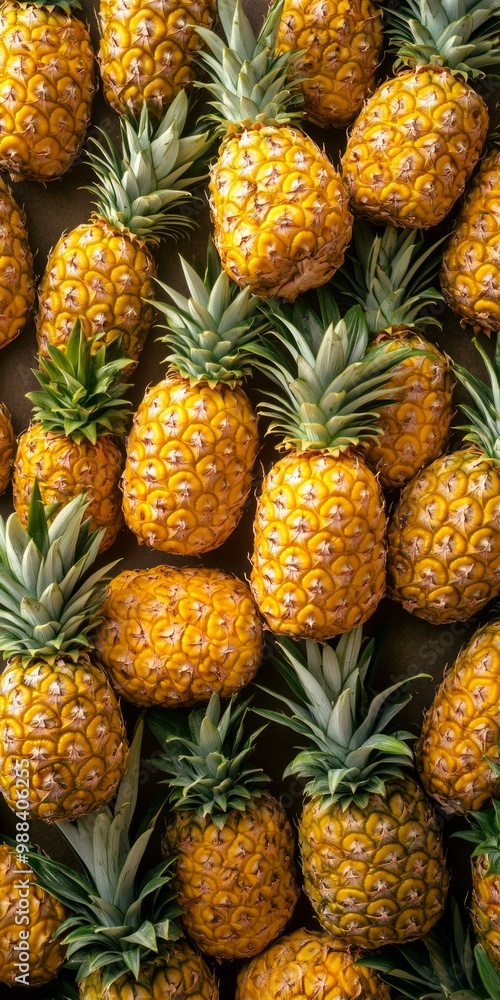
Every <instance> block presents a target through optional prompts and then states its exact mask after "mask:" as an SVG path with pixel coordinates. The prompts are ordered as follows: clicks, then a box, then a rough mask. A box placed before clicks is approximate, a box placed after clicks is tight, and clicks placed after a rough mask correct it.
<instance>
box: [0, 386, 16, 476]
mask: <svg viewBox="0 0 500 1000" xmlns="http://www.w3.org/2000/svg"><path fill="white" fill-rule="evenodd" d="M15 454H16V436H15V434H14V428H13V426H12V421H11V419H10V413H9V411H8V409H7V407H6V405H5V403H0V493H4V492H5V490H6V489H7V486H8V485H9V483H10V480H11V476H12V467H13V465H14V458H15Z"/></svg>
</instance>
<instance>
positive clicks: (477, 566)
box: [387, 448, 500, 625]
mask: <svg viewBox="0 0 500 1000" xmlns="http://www.w3.org/2000/svg"><path fill="white" fill-rule="evenodd" d="M387 538H388V543H389V553H388V596H389V597H391V598H392V599H393V600H394V601H398V602H399V603H400V604H402V605H403V607H404V608H405V610H406V611H409V612H410V613H411V614H414V615H416V616H417V618H425V619H426V621H429V622H432V623H433V624H435V625H444V624H448V623H449V622H456V621H463V620H464V619H466V618H470V617H471V615H473V614H475V613H476V612H477V611H480V610H481V608H483V607H484V606H485V604H487V603H488V601H490V600H491V599H492V598H493V597H495V596H496V595H497V594H498V593H499V592H500V467H499V466H498V464H497V463H496V462H495V461H494V460H493V459H491V458H488V457H487V456H485V455H484V454H483V453H482V452H481V451H480V450H479V449H478V448H477V449H476V448H470V449H462V450H460V451H455V452H452V453H451V454H449V455H444V456H442V457H441V458H438V459H436V460H435V461H434V462H432V463H431V465H429V466H428V467H427V469H424V471H423V472H421V473H419V474H418V475H417V476H415V479H412V481H411V482H410V483H409V484H408V486H406V488H405V489H404V490H403V493H402V494H401V498H400V501H399V503H398V505H397V507H396V509H395V511H394V513H393V514H392V517H391V520H390V522H389V529H388V533H387Z"/></svg>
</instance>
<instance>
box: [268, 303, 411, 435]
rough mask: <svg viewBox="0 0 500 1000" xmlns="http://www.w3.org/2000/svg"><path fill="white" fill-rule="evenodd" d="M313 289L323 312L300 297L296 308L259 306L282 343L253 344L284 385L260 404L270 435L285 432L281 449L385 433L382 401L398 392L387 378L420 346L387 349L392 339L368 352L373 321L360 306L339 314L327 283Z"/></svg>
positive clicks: (276, 377)
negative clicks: (380, 417) (381, 424)
mask: <svg viewBox="0 0 500 1000" xmlns="http://www.w3.org/2000/svg"><path fill="white" fill-rule="evenodd" d="M316 294H317V298H318V302H319V306H320V313H319V314H317V313H316V312H315V311H314V309H313V308H312V307H311V306H310V305H308V304H306V301H305V298H304V297H303V296H301V298H300V299H297V300H296V302H295V303H294V304H293V306H288V307H286V306H282V307H280V306H278V305H276V304H270V305H268V304H267V303H266V304H264V305H263V306H262V309H263V310H264V311H265V313H266V315H267V316H268V317H269V319H270V321H271V323H272V327H273V333H274V335H275V337H276V339H277V341H278V344H277V345H275V344H274V343H272V342H271V341H270V340H265V341H264V340H263V341H261V342H259V343H258V344H255V345H252V353H253V359H252V363H253V365H254V367H256V368H260V370H261V371H263V372H264V373H265V374H266V375H267V376H268V377H269V378H270V379H272V381H273V382H276V384H277V385H278V386H279V390H280V392H279V397H280V398H279V401H278V402H276V401H275V400H276V393H274V394H271V393H267V394H266V395H267V397H268V400H269V401H267V400H264V401H263V402H261V404H260V406H259V410H260V412H261V413H263V414H264V415H265V416H266V417H269V418H270V419H271V424H270V427H269V430H268V433H272V432H275V433H279V434H281V435H283V442H282V444H281V446H280V447H282V448H292V447H295V448H297V449H299V450H301V451H307V450H313V449H314V450H315V451H318V450H321V449H328V450H329V451H331V452H332V453H333V452H339V451H345V450H346V449H348V448H350V447H351V446H354V445H357V444H358V443H359V442H360V441H361V440H363V441H365V440H368V439H369V438H375V437H377V436H378V435H379V434H380V433H381V430H380V427H379V426H378V425H377V420H378V415H379V413H378V409H377V404H378V403H381V402H382V401H383V402H388V401H389V400H388V399H387V397H388V396H391V395H392V396H394V393H395V391H398V390H394V388H390V387H388V386H387V384H386V383H387V382H388V381H389V378H390V375H391V372H392V370H393V368H394V367H395V366H396V364H399V362H400V361H403V360H405V359H406V358H408V357H411V356H412V355H414V354H418V353H422V352H419V351H414V350H412V349H410V348H408V347H397V348H392V345H389V349H388V345H387V344H380V345H377V346H375V347H371V348H370V351H369V352H367V349H368V339H369V338H368V324H367V322H366V319H365V316H364V313H363V310H362V309H361V307H360V306H353V307H352V308H351V309H350V310H349V312H347V313H346V315H345V316H344V317H343V318H341V317H340V313H339V310H338V307H337V305H336V303H335V300H334V298H333V296H332V295H331V293H330V292H329V291H328V290H327V289H326V288H320V289H318V290H317V293H316ZM280 348H285V351H286V354H285V353H284V352H283V350H281V349H280ZM261 359H262V360H261Z"/></svg>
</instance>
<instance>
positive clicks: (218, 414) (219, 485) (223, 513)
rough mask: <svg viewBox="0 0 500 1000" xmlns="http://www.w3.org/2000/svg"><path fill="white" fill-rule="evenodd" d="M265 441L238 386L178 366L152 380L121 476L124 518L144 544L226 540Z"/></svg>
mask: <svg viewBox="0 0 500 1000" xmlns="http://www.w3.org/2000/svg"><path fill="white" fill-rule="evenodd" d="M258 448H259V438H258V433H257V417H256V415H255V413H254V410H253V408H252V406H251V404H250V401H249V399H248V397H247V395H246V393H245V392H243V390H242V389H241V388H239V387H238V386H235V387H234V388H232V387H231V386H229V385H226V384H223V383H221V384H219V385H217V386H214V387H211V386H209V385H208V384H207V383H204V382H203V383H198V384H194V385H191V384H190V382H189V380H188V379H186V378H183V377H182V376H180V375H177V374H176V373H171V374H167V376H166V377H165V378H164V379H163V380H162V381H161V382H159V383H158V384H157V385H154V386H152V387H150V388H149V389H148V390H147V391H146V394H145V396H144V399H143V401H142V403H141V404H140V406H139V408H138V410H137V411H136V413H135V416H134V422H133V425H132V429H131V432H130V435H129V437H128V440H127V449H126V450H127V458H126V462H125V470H124V473H123V478H122V486H123V511H124V515H125V523H126V524H127V526H128V527H129V528H130V530H131V531H133V532H134V534H135V535H136V537H137V540H138V542H139V544H140V545H142V544H143V543H146V544H147V545H149V546H151V547H152V548H154V549H159V550H160V551H161V552H172V553H176V554H179V555H196V554H197V553H200V552H209V551H211V550H212V549H215V548H218V546H219V545H222V543H223V542H224V541H225V540H226V539H227V538H228V537H229V535H230V534H231V532H232V531H233V529H234V528H235V527H236V525H237V523H238V521H239V520H240V517H241V515H242V513H243V506H244V504H245V501H246V498H247V496H248V494H249V491H250V487H251V484H252V469H253V465H254V462H255V459H256V456H257V452H258Z"/></svg>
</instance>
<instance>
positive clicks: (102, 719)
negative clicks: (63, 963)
mask: <svg viewBox="0 0 500 1000" xmlns="http://www.w3.org/2000/svg"><path fill="white" fill-rule="evenodd" d="M85 506H86V502H85V498H84V497H83V496H78V497H75V499H74V500H72V501H70V503H68V504H67V505H66V506H65V507H64V508H62V510H60V511H59V513H58V514H56V516H55V518H54V519H53V521H52V523H51V524H50V526H49V525H48V520H47V513H46V511H45V510H44V507H43V504H42V503H41V501H40V492H39V490H38V487H37V486H35V488H34V490H33V499H32V503H31V507H30V514H29V519H28V528H27V530H25V529H24V528H23V527H22V526H21V525H20V523H19V520H18V518H17V515H16V514H12V515H11V516H10V517H9V519H8V520H7V523H6V524H2V531H5V536H6V538H7V543H6V546H5V551H3V550H2V553H1V559H0V649H1V650H2V652H3V654H4V655H5V657H6V659H7V661H8V662H7V666H6V667H5V670H4V671H3V673H2V675H1V676H0V791H1V792H2V793H3V795H4V798H5V799H6V801H7V803H8V805H9V806H10V807H11V808H12V809H15V810H17V809H18V798H19V783H18V782H17V766H18V763H19V761H20V760H21V761H23V767H25V768H26V769H27V772H28V774H27V778H26V781H27V786H28V791H27V795H26V805H25V806H24V799H23V808H24V807H25V808H26V810H27V811H28V812H29V813H30V814H32V815H34V816H37V817H39V818H40V819H44V820H49V821H55V820H62V819H64V820H67V819H74V818H76V817H78V816H81V815H83V814H85V813H87V812H93V811H95V810H99V809H101V808H102V806H103V805H104V804H105V803H106V802H108V801H109V799H110V798H111V797H112V796H113V795H114V794H115V792H116V788H117V785H118V783H119V781H120V779H121V777H122V774H123V771H124V768H125V762H126V758H127V750H128V744H127V737H126V732H125V726H124V722H123V718H122V714H121V711H120V707H119V704H118V701H117V699H116V697H115V695H114V693H113V690H112V688H111V686H110V684H109V682H108V680H107V678H106V676H105V674H104V672H103V671H102V670H101V668H100V667H98V666H97V665H96V663H95V662H93V659H92V654H91V653H90V652H89V651H88V649H89V641H88V638H87V635H88V633H89V632H90V631H91V630H93V629H94V628H95V625H96V618H97V614H98V610H99V608H100V605H101V603H102V599H103V593H102V590H103V582H104V577H105V574H106V572H107V570H108V569H109V568H110V567H104V568H102V569H99V570H97V571H95V572H94V574H93V575H92V576H91V577H89V576H88V575H87V570H88V569H89V567H90V566H91V565H92V563H93V561H94V560H95V558H96V555H97V552H98V550H99V544H100V541H101V535H102V532H99V531H97V532H90V530H89V526H90V525H89V520H88V519H85V520H83V518H84V514H85Z"/></svg>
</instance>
